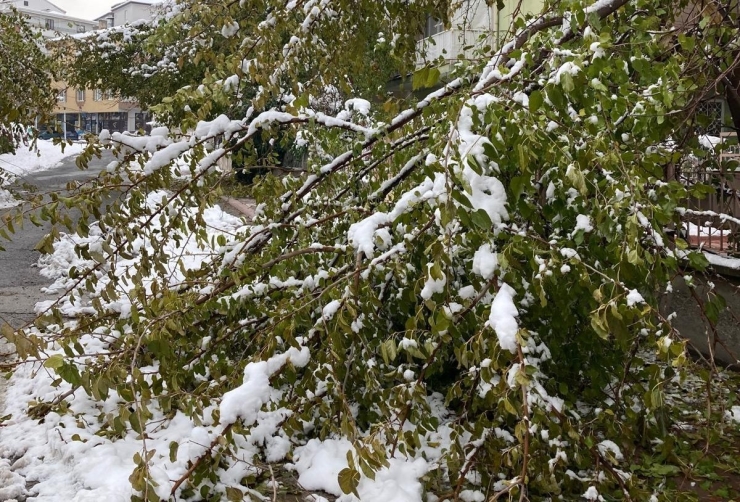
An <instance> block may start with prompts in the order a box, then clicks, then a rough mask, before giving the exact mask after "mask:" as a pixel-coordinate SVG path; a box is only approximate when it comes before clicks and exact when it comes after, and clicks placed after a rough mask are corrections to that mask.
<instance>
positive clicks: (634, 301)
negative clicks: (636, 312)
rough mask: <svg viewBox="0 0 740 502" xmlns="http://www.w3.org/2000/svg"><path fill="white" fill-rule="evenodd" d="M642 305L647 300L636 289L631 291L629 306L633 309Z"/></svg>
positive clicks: (628, 297)
mask: <svg viewBox="0 0 740 502" xmlns="http://www.w3.org/2000/svg"><path fill="white" fill-rule="evenodd" d="M641 303H645V299H644V298H643V297H642V295H641V294H640V293H639V292H638V291H637V290H636V289H631V290H630V292H629V293H627V305H628V306H630V307H632V306H633V305H639V304H641Z"/></svg>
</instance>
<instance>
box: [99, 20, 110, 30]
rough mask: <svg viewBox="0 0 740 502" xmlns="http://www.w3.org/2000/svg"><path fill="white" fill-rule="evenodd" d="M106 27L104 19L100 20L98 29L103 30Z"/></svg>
mask: <svg viewBox="0 0 740 502" xmlns="http://www.w3.org/2000/svg"><path fill="white" fill-rule="evenodd" d="M107 27H108V21H106V20H105V19H101V20H99V21H98V29H100V30H104V29H106V28H107Z"/></svg>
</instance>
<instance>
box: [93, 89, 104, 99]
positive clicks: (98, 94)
mask: <svg viewBox="0 0 740 502" xmlns="http://www.w3.org/2000/svg"><path fill="white" fill-rule="evenodd" d="M93 100H95V101H102V100H103V91H101V90H100V89H95V92H94V93H93Z"/></svg>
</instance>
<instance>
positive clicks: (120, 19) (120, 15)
mask: <svg viewBox="0 0 740 502" xmlns="http://www.w3.org/2000/svg"><path fill="white" fill-rule="evenodd" d="M155 3H156V2H155V0H152V1H146V0H127V1H125V2H120V3H117V4H115V5H113V7H111V10H110V12H106V13H105V14H103V15H102V16H100V17H98V18H96V19H95V21H97V22H98V23H99V24H100V26H101V27H102V28H111V27H113V26H121V25H124V24H128V23H133V22H135V21H139V20H142V19H143V20H145V21H149V20H151V19H152V18H153V17H154V15H155V13H156V6H155Z"/></svg>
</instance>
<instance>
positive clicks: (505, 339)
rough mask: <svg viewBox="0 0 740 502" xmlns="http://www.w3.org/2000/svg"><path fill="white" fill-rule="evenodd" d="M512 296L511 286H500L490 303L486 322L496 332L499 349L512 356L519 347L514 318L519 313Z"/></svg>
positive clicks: (517, 327)
mask: <svg viewBox="0 0 740 502" xmlns="http://www.w3.org/2000/svg"><path fill="white" fill-rule="evenodd" d="M514 295H516V292H515V291H514V289H513V288H512V287H511V286H509V285H508V284H506V283H503V284H501V287H500V288H499V290H498V293H496V297H495V298H494V299H493V303H491V314H490V316H489V318H488V322H487V324H488V325H489V326H491V328H493V330H494V331H495V332H496V336H497V337H498V344H499V345H500V346H501V348H502V349H504V350H508V351H509V352H511V353H512V354H513V353H514V352H516V350H517V347H518V345H519V344H518V342H517V339H516V334H517V331H519V323H518V322H517V320H516V317H517V316H518V315H519V311H518V310H517V309H516V306H515V305H514Z"/></svg>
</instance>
